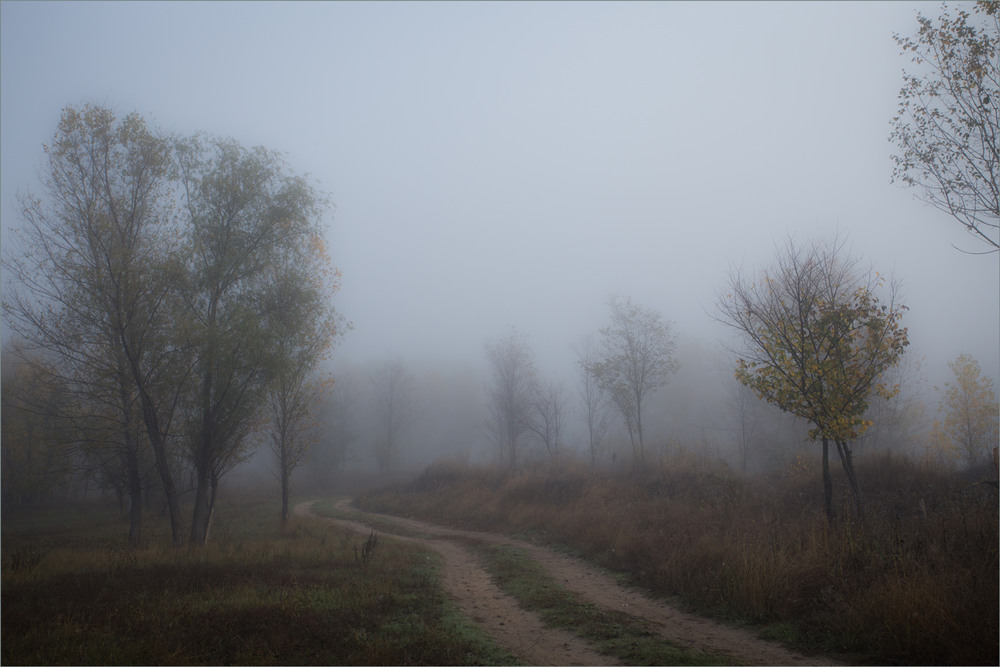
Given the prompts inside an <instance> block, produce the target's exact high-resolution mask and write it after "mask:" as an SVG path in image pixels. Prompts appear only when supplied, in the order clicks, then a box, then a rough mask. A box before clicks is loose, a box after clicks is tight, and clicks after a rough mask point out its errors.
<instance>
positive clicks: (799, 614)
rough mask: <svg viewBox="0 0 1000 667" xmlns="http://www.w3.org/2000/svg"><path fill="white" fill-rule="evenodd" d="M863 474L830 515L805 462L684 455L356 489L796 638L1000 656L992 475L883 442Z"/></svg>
mask: <svg viewBox="0 0 1000 667" xmlns="http://www.w3.org/2000/svg"><path fill="white" fill-rule="evenodd" d="M859 477H860V478H861V479H862V484H863V487H864V491H865V494H866V500H867V503H868V515H867V517H866V519H865V521H863V522H860V521H857V520H855V519H853V518H852V517H850V515H849V514H848V506H847V504H846V499H842V500H843V503H842V506H841V507H840V517H841V518H840V519H839V520H838V522H837V523H836V524H835V525H833V526H830V525H828V523H827V521H826V518H825V516H824V514H823V512H822V500H821V495H820V494H821V488H822V484H821V482H820V479H819V477H818V473H817V472H816V471H815V470H812V469H811V468H810V466H809V465H796V466H794V467H793V468H791V469H789V470H787V471H784V472H783V473H780V474H773V475H770V476H768V477H761V478H744V477H741V476H739V475H736V474H734V473H733V472H731V471H729V470H728V469H727V468H726V467H725V466H720V465H718V464H710V463H706V462H705V461H699V460H696V459H693V458H685V457H676V458H674V459H672V460H665V461H661V462H660V464H659V465H656V466H647V468H646V469H645V470H643V471H642V472H619V473H617V474H616V473H611V472H608V471H593V470H591V469H589V468H586V467H584V466H581V465H576V464H563V465H561V466H559V467H553V468H550V469H546V470H538V469H535V470H533V471H524V472H520V473H517V474H513V475H505V474H502V473H500V472H497V471H494V470H489V469H478V468H467V467H464V466H461V465H458V464H453V463H443V464H439V465H436V466H432V467H431V468H429V469H428V470H427V471H426V472H425V473H424V474H423V475H421V476H420V477H419V478H418V479H417V480H415V481H414V482H412V483H410V484H408V485H403V486H398V487H394V488H392V489H389V490H385V491H383V492H380V493H378V494H372V495H369V496H367V497H365V498H363V499H362V500H361V502H362V504H363V506H364V507H365V508H370V509H379V510H382V511H390V512H395V513H400V514H410V515H414V516H420V517H422V518H426V519H429V520H433V521H439V522H444V523H449V524H455V525H461V526H464V527H470V528H480V529H495V530H504V531H508V532H512V533H516V532H521V533H525V532H527V533H531V534H532V535H534V536H536V537H540V538H543V539H547V540H549V541H551V542H554V543H559V544H562V545H565V546H567V547H569V548H571V549H573V550H575V551H578V552H579V553H581V554H582V555H583V556H585V557H587V558H589V559H591V560H593V561H595V562H597V563H599V564H601V565H604V566H606V567H608V568H610V569H613V570H616V571H620V572H623V573H627V575H628V576H629V577H630V578H631V579H632V580H633V581H634V582H635V583H637V584H638V585H641V586H644V587H647V588H649V589H651V590H653V591H655V592H657V593H660V594H663V595H673V596H679V597H680V598H681V599H682V600H684V601H686V602H687V603H688V604H690V605H691V606H693V607H694V608H696V609H698V610H700V611H702V612H704V613H709V614H712V615H715V616H717V617H720V618H726V619H730V620H739V621H742V622H750V623H753V624H755V625H756V626H758V627H759V628H761V630H762V632H763V633H764V634H766V635H768V636H772V637H776V638H779V639H782V640H785V641H787V642H790V643H792V644H793V645H795V646H797V647H799V648H804V649H811V650H823V651H838V652H844V653H847V654H848V655H851V656H854V657H855V658H858V659H861V660H865V661H870V662H877V663H910V664H932V663H947V664H996V663H997V658H998V645H997V627H998V576H997V572H998V561H997V552H998V535H997V496H996V491H995V489H994V488H992V487H989V486H986V485H974V484H972V483H970V482H969V481H968V480H964V479H961V478H957V477H955V476H954V475H949V474H948V473H945V472H942V471H938V470H934V469H931V468H927V467H923V466H920V465H918V464H914V463H910V462H906V461H901V460H893V459H891V458H882V459H880V460H877V461H869V462H867V463H866V464H863V465H861V466H859ZM838 483H839V485H840V488H843V484H842V483H841V482H838Z"/></svg>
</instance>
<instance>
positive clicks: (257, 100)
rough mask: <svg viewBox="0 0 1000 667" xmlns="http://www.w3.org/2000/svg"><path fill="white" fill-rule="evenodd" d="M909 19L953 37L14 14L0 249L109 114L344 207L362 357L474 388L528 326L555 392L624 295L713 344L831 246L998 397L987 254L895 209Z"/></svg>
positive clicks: (185, 8) (408, 15) (698, 8)
mask: <svg viewBox="0 0 1000 667" xmlns="http://www.w3.org/2000/svg"><path fill="white" fill-rule="evenodd" d="M955 4H960V3H955ZM917 9H920V10H921V11H922V12H924V13H925V14H931V15H935V14H936V13H937V10H938V8H937V5H935V4H930V3H922V4H917V3H906V2H891V3H877V2H865V3H846V2H836V3H811V2H810V3H791V2H779V3H755V2H739V3H702V2H698V3H653V2H640V3H635V4H629V3H622V2H616V3H598V2H585V3H568V2H558V3H556V2H553V3H529V2H511V3H453V2H447V3H417V2H406V3H398V4H397V3H388V2H363V3H346V2H337V3H322V2H307V3H301V4H296V3H288V2H283V3H263V2H253V3H240V2H226V3H219V4H213V3H203V2H198V3H184V2H168V3H155V2H141V3H139V2H136V3H131V2H112V3H103V4H102V3H72V2H55V3H47V2H3V3H2V5H0V12H2V15H0V28H2V36H0V37H2V38H0V49H2V52H0V68H2V71H0V85H2V91H0V92H2V94H0V132H2V141H0V146H2V170H0V175H2V182H0V185H2V198H0V215H2V225H3V233H4V236H5V238H6V235H7V232H8V230H9V228H10V227H11V225H13V224H14V223H16V210H15V199H14V197H15V193H16V192H17V191H18V190H19V189H24V188H26V187H31V186H32V185H33V184H34V182H35V173H36V170H37V168H38V167H39V165H40V164H41V157H42V150H41V149H42V143H43V142H45V141H47V140H48V139H49V138H50V137H51V136H52V133H53V132H54V130H55V128H56V124H57V122H58V119H59V114H60V110H61V109H62V108H63V107H64V106H66V105H68V104H74V105H79V104H82V103H85V102H93V103H99V104H107V105H110V106H113V107H115V108H116V109H117V110H118V111H119V112H121V113H122V114H124V113H127V112H130V111H138V112H140V113H142V114H143V115H145V116H146V117H147V119H149V120H151V121H152V122H153V123H154V124H156V125H158V126H159V127H161V128H163V129H164V130H167V131H171V132H193V131H196V130H202V131H206V132H209V133H214V134H219V135H226V136H231V137H234V138H235V139H237V140H239V141H240V142H242V143H244V144H246V145H264V146H267V147H269V148H273V149H277V150H280V151H283V152H284V153H286V154H287V160H288V162H289V163H290V165H291V166H292V167H293V168H294V169H295V170H296V171H298V172H300V173H304V172H308V173H309V174H311V175H312V177H313V178H315V179H317V180H318V181H320V184H321V186H322V187H323V188H325V189H326V190H328V191H330V192H331V193H332V195H333V198H334V200H335V202H336V211H335V213H334V214H333V215H332V216H330V220H329V223H330V227H329V229H330V232H329V237H330V242H331V245H332V252H333V256H334V259H335V262H336V264H337V265H338V266H339V267H340V268H341V269H342V270H343V273H344V277H343V288H342V290H341V292H340V293H339V294H337V295H336V297H335V304H336V306H337V308H338V309H339V310H340V311H341V312H342V313H343V315H344V316H345V317H346V318H348V319H350V320H351V321H352V322H353V323H354V327H355V328H354V330H353V331H351V332H350V333H349V334H348V335H347V337H346V338H345V339H344V341H343V343H342V345H341V346H340V348H339V352H338V353H337V354H339V355H341V356H342V357H343V358H345V359H352V360H357V361H365V360H369V359H377V358H382V357H385V356H386V355H389V354H394V355H401V356H403V357H404V358H410V357H415V356H422V357H425V358H428V359H431V360H436V359H441V360H448V359H454V360H457V361H471V362H474V363H477V364H478V363H480V362H481V360H482V358H483V357H484V352H483V345H484V342H485V341H486V340H487V339H497V338H499V337H501V336H503V335H504V334H506V333H507V332H508V331H509V328H510V327H511V326H516V327H517V328H518V329H519V330H520V331H522V332H524V333H527V334H528V335H529V336H530V339H531V341H532V344H533V346H534V348H535V350H536V353H537V354H538V356H539V365H540V366H542V367H544V366H546V360H550V359H551V360H552V363H553V364H556V365H558V364H561V363H563V361H564V359H565V358H566V357H567V355H569V354H570V353H569V352H568V351H567V350H568V345H569V344H570V343H572V342H573V341H574V340H575V339H577V338H578V337H579V336H580V335H581V334H583V333H585V332H587V331H593V330H596V329H597V328H598V327H600V326H601V325H602V324H603V323H604V320H605V318H606V315H607V309H606V306H605V300H606V299H607V297H608V296H609V295H611V294H622V295H626V296H630V297H632V298H633V300H635V301H636V302H638V303H640V304H641V305H644V306H647V307H651V308H655V309H657V310H659V311H660V312H661V313H662V314H663V315H664V317H665V318H666V319H668V320H671V321H672V322H674V323H675V325H676V329H677V331H678V333H679V334H680V335H681V336H682V337H687V338H691V339H698V340H700V341H701V342H703V343H704V342H705V341H708V342H709V343H713V344H714V341H720V340H722V339H723V338H724V337H725V336H726V332H725V331H724V330H723V329H722V327H720V325H718V324H717V323H715V322H713V321H712V319H711V317H710V313H711V312H713V310H714V308H713V302H714V299H715V295H716V293H717V292H718V291H719V290H720V289H721V288H722V286H723V283H724V282H725V279H726V274H727V271H728V270H729V267H730V266H731V265H743V266H745V267H747V268H750V269H752V268H754V267H758V266H762V265H766V264H767V263H769V261H770V260H771V258H772V257H773V255H774V250H775V246H776V245H780V244H782V243H783V242H784V239H785V238H786V236H787V235H788V234H794V235H795V237H796V238H797V239H800V240H802V241H808V240H812V239H815V238H823V237H827V236H829V235H831V234H832V233H834V231H836V230H837V229H839V230H840V232H841V233H843V234H844V235H846V236H847V237H848V238H849V239H850V242H851V245H852V247H853V250H854V252H855V254H857V255H859V256H861V257H862V258H863V259H864V260H865V261H866V262H870V263H872V264H873V265H874V266H875V268H876V269H877V270H879V271H881V272H883V273H892V274H893V275H895V276H896V277H897V278H899V279H900V280H901V281H902V283H903V295H904V301H905V303H906V304H907V305H909V306H910V308H911V310H910V312H909V313H908V315H907V317H906V320H905V323H906V324H907V325H908V326H909V327H910V333H911V341H912V344H913V347H912V348H911V349H912V351H913V352H914V353H915V354H918V355H923V356H926V364H925V368H926V370H927V372H928V373H930V374H931V375H937V374H943V373H944V372H946V371H947V368H946V363H947V362H948V361H949V360H951V359H953V358H954V357H955V356H957V355H958V354H960V353H963V352H966V353H969V354H972V355H973V356H975V357H976V358H977V359H979V361H980V362H981V363H982V365H983V367H984V370H986V371H987V372H988V373H989V374H991V375H992V376H993V377H994V378H997V377H1000V353H998V346H1000V314H998V311H1000V306H998V304H1000V279H998V275H1000V274H998V257H997V255H992V256H987V257H977V256H970V255H963V254H961V253H959V252H958V251H956V250H955V249H954V248H952V245H951V244H955V245H958V246H960V247H963V248H968V249H978V247H977V246H976V245H975V243H974V242H973V241H972V239H971V237H969V236H968V235H966V234H965V233H963V232H962V230H961V229H960V228H959V226H958V224H957V223H956V222H954V220H952V219H951V218H949V217H947V216H946V215H944V214H942V213H940V212H938V211H936V210H934V209H931V208H929V207H927V206H925V205H923V204H922V203H921V202H919V201H917V200H915V199H914V192H913V191H912V190H908V189H905V188H902V187H899V186H894V185H892V184H890V174H891V162H890V159H889V155H890V152H891V150H892V147H891V146H890V144H889V143H888V141H887V137H888V134H889V123H890V119H891V117H892V115H893V113H894V111H895V109H896V94H897V92H898V90H899V87H900V85H901V75H900V72H901V68H902V67H903V66H904V65H906V64H907V63H906V61H905V60H904V58H903V57H902V56H901V55H900V54H899V52H898V48H897V47H896V45H895V43H894V42H893V40H892V34H893V32H900V33H903V34H912V33H913V32H915V26H916V25H917V24H916V11H917ZM561 359H562V360H563V361H560V360H561Z"/></svg>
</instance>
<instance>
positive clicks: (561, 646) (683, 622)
mask: <svg viewBox="0 0 1000 667" xmlns="http://www.w3.org/2000/svg"><path fill="white" fill-rule="evenodd" d="M349 503H350V501H349V500H343V501H341V502H340V503H338V504H337V507H338V509H341V510H343V511H345V512H349V513H352V514H353V515H354V516H355V517H356V518H357V520H356V521H349V520H344V519H328V520H329V521H332V522H334V523H338V524H340V525H343V526H346V527H348V528H352V529H354V530H358V531H364V532H368V531H369V530H371V527H370V526H368V525H366V524H364V523H362V522H363V521H364V520H365V517H366V516H368V517H372V518H377V519H378V520H379V521H380V522H381V523H382V524H383V525H384V523H385V522H389V523H392V524H395V525H397V526H399V527H401V528H406V529H407V530H409V531H411V532H413V533H415V534H418V535H419V537H402V536H398V535H397V536H396V537H397V538H399V539H406V540H414V541H417V542H420V543H423V544H426V545H428V546H430V547H431V548H433V549H435V550H437V552H438V553H440V554H441V556H442V557H443V558H444V574H443V577H444V586H445V588H446V590H447V591H448V593H449V594H450V595H451V596H452V598H453V599H454V600H455V601H456V603H457V604H458V606H459V608H460V609H461V610H462V612H463V613H465V614H466V615H468V616H469V617H470V618H472V619H473V620H475V621H476V622H477V623H479V624H481V625H482V627H483V629H484V630H485V631H486V632H487V633H488V634H489V635H490V636H491V637H493V638H494V640H495V641H496V642H497V643H499V644H501V645H502V646H504V647H506V648H507V649H508V650H509V651H511V652H512V653H513V654H514V655H516V656H517V657H518V658H520V659H521V660H523V661H524V662H525V664H532V665H600V664H613V663H614V662H615V661H616V660H617V658H615V657H612V656H607V655H604V654H601V653H598V652H596V651H595V649H594V648H593V647H592V646H591V645H590V644H588V643H587V642H585V641H584V640H583V639H581V638H579V637H576V636H574V635H572V634H570V633H567V632H565V631H562V630H557V629H553V628H546V627H545V625H544V624H543V623H542V621H541V619H540V618H539V617H538V615H537V614H534V613H532V612H529V611H525V610H524V609H522V608H521V607H520V606H518V603H517V601H516V600H515V599H514V598H513V597H511V596H509V595H507V594H506V593H504V592H503V591H501V590H500V589H499V588H498V587H497V585H496V584H495V583H494V582H493V580H492V578H491V577H490V575H489V573H488V572H487V571H486V570H485V569H484V567H483V565H482V564H481V563H480V562H479V560H478V558H476V557H475V556H474V555H473V554H472V553H471V552H469V550H468V549H466V548H465V547H463V546H461V544H460V542H459V541H458V540H474V541H478V542H485V543H489V544H506V545H511V546H514V547H517V548H518V549H522V550H523V551H525V552H526V553H527V554H528V555H529V556H530V557H531V558H533V559H534V560H536V561H537V562H538V563H539V564H541V565H542V566H543V567H544V568H545V569H546V570H547V571H548V572H549V574H550V575H551V576H552V577H554V578H555V579H556V580H557V581H558V582H560V583H561V584H562V585H563V586H565V587H566V588H567V589H569V590H572V591H574V592H576V593H578V594H579V595H581V596H582V597H583V598H584V599H585V600H587V601H589V602H591V603H593V604H595V605H598V606H601V607H604V608H607V609H615V610H618V611H624V612H626V613H628V614H631V615H633V616H636V617H638V618H642V619H644V620H645V621H647V622H648V623H649V624H650V625H651V626H652V627H653V628H654V629H655V630H656V631H658V632H659V634H660V635H661V636H662V637H664V638H665V639H668V640H670V641H672V642H674V643H675V644H677V645H679V646H682V647H684V648H689V649H694V650H697V651H702V652H705V653H711V654H715V655H728V656H732V658H733V659H734V660H736V661H739V662H742V663H746V664H751V665H755V664H756V665H832V664H837V663H835V662H831V661H830V660H829V659H825V658H823V657H822V656H805V655H802V654H800V653H796V652H794V651H791V650H789V649H786V648H784V647H783V646H781V645H780V644H777V643H774V642H769V641H766V640H763V639H760V638H759V637H757V636H756V635H754V634H752V633H751V632H748V631H746V630H743V629H740V628H734V627H730V626H727V625H722V624H720V623H717V622H715V621H712V620H709V619H705V618H702V617H700V616H696V615H694V614H688V613H686V612H683V611H680V610H679V609H676V608H675V607H672V606H670V605H668V604H666V603H664V602H662V601H659V600H653V599H651V598H648V597H646V596H644V595H643V594H642V593H640V592H639V591H636V590H634V589H631V588H628V587H626V586H623V585H621V584H619V583H618V582H617V581H615V579H614V578H613V577H611V576H609V575H608V574H606V573H604V572H602V571H600V570H598V569H597V568H595V567H593V566H591V565H589V564H587V563H585V562H584V561H581V560H579V559H577V558H573V557H571V556H567V555H565V554H560V553H558V552H556V551H553V550H552V549H548V548H546V547H541V546H538V545H536V544H531V543H529V542H524V541H522V540H516V539H513V538H511V537H507V536H505V535H500V534H496V533H485V532H479V531H470V530H458V529H454V528H448V527H445V526H439V525H435V524H431V523H426V522H423V521H417V520H414V519H404V518H401V517H396V516H391V515H386V514H372V513H367V512H361V511H359V510H357V509H354V508H352V507H350V505H349ZM310 505H311V503H302V504H300V505H298V506H297V507H296V508H295V512H296V514H300V515H305V514H312V512H311V509H310Z"/></svg>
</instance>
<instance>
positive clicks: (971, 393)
mask: <svg viewBox="0 0 1000 667" xmlns="http://www.w3.org/2000/svg"><path fill="white" fill-rule="evenodd" d="M948 367H949V368H950V369H951V372H952V373H954V374H955V381H954V382H948V383H946V384H945V391H944V399H943V400H942V402H941V407H942V408H943V409H944V411H945V418H944V423H943V425H942V426H943V430H944V433H945V435H946V436H947V438H948V440H949V441H950V442H951V443H953V444H954V446H955V448H956V449H957V450H958V451H960V452H961V453H962V454H964V455H965V461H966V463H967V464H968V465H969V466H970V467H971V466H974V465H976V464H978V463H983V462H986V461H987V460H988V459H989V456H990V451H991V450H992V448H993V447H995V446H996V445H997V440H998V435H997V434H998V420H1000V417H998V411H1000V407H998V405H997V395H996V394H995V393H994V392H993V380H991V379H990V378H988V377H984V376H983V374H982V371H981V370H980V368H979V363H978V362H977V361H976V360H975V359H973V358H972V357H970V356H969V355H967V354H962V355H959V357H958V358H957V359H955V361H953V362H951V363H950V364H948Z"/></svg>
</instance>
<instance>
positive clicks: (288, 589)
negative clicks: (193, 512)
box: [0, 497, 515, 665]
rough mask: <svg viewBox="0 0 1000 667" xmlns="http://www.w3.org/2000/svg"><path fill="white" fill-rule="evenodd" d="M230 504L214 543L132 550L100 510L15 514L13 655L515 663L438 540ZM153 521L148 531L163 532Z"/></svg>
mask: <svg viewBox="0 0 1000 667" xmlns="http://www.w3.org/2000/svg"><path fill="white" fill-rule="evenodd" d="M276 516H277V511H276V506H275V502H274V499H271V498H268V499H261V498H252V497H243V498H240V499H238V500H237V499H231V500H229V502H228V504H226V505H224V506H222V507H220V509H219V515H218V518H217V519H216V525H215V529H214V537H213V541H212V543H210V544H209V545H208V546H206V547H200V548H193V549H187V548H184V549H174V548H172V547H171V546H169V545H167V544H165V543H164V542H161V541H160V540H158V539H147V540H146V544H145V545H144V546H143V547H141V548H139V549H136V550H130V549H127V548H126V547H125V540H124V537H125V532H126V531H127V524H125V523H123V521H122V520H121V519H120V517H119V516H118V513H117V511H115V510H109V509H107V508H102V507H99V506H76V507H74V508H63V509H49V510H44V511H34V512H30V513H24V514H21V515H18V516H5V517H4V519H3V539H2V547H3V548H2V552H3V553H2V556H3V579H2V589H0V592H2V606H3V616H2V642H0V643H2V649H0V657H2V662H3V664H7V665H11V664H102V665H109V664H327V665H329V664H442V665H445V664H514V662H515V659H514V657H513V656H511V655H509V654H507V653H506V652H504V651H502V650H500V649H498V648H497V647H496V646H495V645H494V644H493V643H492V642H491V641H490V640H489V639H487V638H486V637H484V636H483V635H481V634H480V633H479V631H478V629H477V628H475V627H474V626H472V625H471V624H469V623H468V622H467V621H466V620H465V618H464V617H463V616H461V615H460V614H459V613H458V612H457V610H456V609H455V608H454V607H453V606H452V605H451V603H450V601H449V600H448V599H447V598H446V597H445V596H444V595H443V593H442V592H441V588H440V586H439V567H440V562H439V560H438V558H437V556H436V555H435V554H434V553H433V552H431V551H427V550H424V549H421V548H418V547H416V546H414V545H410V544H404V543H401V542H398V541H393V540H392V539H390V538H387V537H384V536H383V537H380V538H379V539H378V540H377V542H376V543H375V544H374V548H373V549H370V551H369V553H368V557H367V558H363V557H362V555H363V554H364V553H365V550H364V543H365V536H363V535H358V534H357V533H352V532H349V531H346V530H343V529H339V528H336V527H333V526H330V525H328V524H326V523H324V522H322V521H319V520H315V519H308V518H295V519H293V521H292V523H291V524H290V525H289V526H288V529H287V530H286V531H284V532H280V531H279V530H278V526H277V521H276ZM167 532H168V531H167V530H166V527H165V526H164V525H163V524H162V520H160V519H156V518H151V519H149V521H148V525H147V527H146V534H147V535H162V536H166V535H167Z"/></svg>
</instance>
